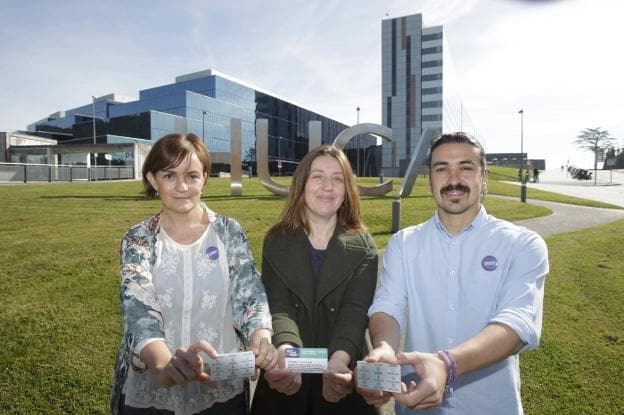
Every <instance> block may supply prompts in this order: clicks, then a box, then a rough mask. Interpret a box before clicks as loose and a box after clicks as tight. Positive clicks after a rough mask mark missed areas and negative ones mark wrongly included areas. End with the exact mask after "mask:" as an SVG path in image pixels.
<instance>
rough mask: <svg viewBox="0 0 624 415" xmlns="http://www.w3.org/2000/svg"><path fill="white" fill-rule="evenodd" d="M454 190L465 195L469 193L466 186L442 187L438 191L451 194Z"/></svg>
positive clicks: (450, 185)
mask: <svg viewBox="0 0 624 415" xmlns="http://www.w3.org/2000/svg"><path fill="white" fill-rule="evenodd" d="M455 190H459V191H461V192H466V193H468V192H470V188H469V187H468V186H464V185H463V184H449V185H448V186H444V187H443V188H442V189H440V193H446V192H453V191H455Z"/></svg>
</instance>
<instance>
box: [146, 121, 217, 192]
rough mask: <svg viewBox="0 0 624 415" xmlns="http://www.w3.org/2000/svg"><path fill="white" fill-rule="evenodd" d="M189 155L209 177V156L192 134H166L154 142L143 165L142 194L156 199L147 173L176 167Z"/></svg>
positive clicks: (200, 142) (199, 140)
mask: <svg viewBox="0 0 624 415" xmlns="http://www.w3.org/2000/svg"><path fill="white" fill-rule="evenodd" d="M191 154H196V155H197V158H198V159H199V161H200V162H201V164H202V166H203V170H204V174H205V175H206V177H208V176H210V154H208V150H206V147H204V144H203V143H202V141H201V139H200V138H199V137H197V136H196V135H195V134H193V133H188V134H179V133H175V134H167V135H165V136H163V137H162V138H160V139H159V140H158V141H156V144H154V145H153V146H152V149H151V150H150V152H149V153H148V154H147V157H146V158H145V162H144V163H143V170H142V172H143V193H145V194H146V195H147V196H148V197H152V198H153V197H156V194H157V192H156V189H154V188H153V187H152V184H151V183H150V182H149V180H147V173H152V174H153V175H156V173H158V172H159V171H161V170H166V169H170V168H172V167H177V166H178V165H179V164H180V163H182V162H183V161H184V160H185V159H186V158H187V157H188V156H190V155H191Z"/></svg>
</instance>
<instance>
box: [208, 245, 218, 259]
mask: <svg viewBox="0 0 624 415" xmlns="http://www.w3.org/2000/svg"><path fill="white" fill-rule="evenodd" d="M206 256H207V257H208V258H210V259H212V260H213V261H214V260H216V259H217V258H219V249H217V247H216V246H209V247H208V248H206Z"/></svg>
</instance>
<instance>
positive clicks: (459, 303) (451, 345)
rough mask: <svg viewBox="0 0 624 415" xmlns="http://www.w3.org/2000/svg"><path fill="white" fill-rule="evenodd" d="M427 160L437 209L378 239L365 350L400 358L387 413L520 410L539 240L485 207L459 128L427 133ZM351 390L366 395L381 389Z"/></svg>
mask: <svg viewBox="0 0 624 415" xmlns="http://www.w3.org/2000/svg"><path fill="white" fill-rule="evenodd" d="M429 168H430V176H429V178H430V179H429V186H430V190H431V192H432V194H433V197H434V198H435V200H436V202H437V205H438V209H437V211H436V213H435V215H434V216H433V217H432V218H431V219H430V220H429V221H427V222H425V223H422V224H420V225H417V226H413V227H409V228H406V229H404V230H402V231H400V232H398V233H397V234H396V235H394V237H393V238H392V239H391V240H390V242H389V244H388V247H387V249H386V251H385V254H384V260H383V272H382V275H381V285H380V287H379V288H378V290H377V293H376V295H375V300H374V303H373V305H372V306H371V307H370V309H369V312H368V313H369V316H370V322H369V330H370V335H371V340H372V343H373V346H374V347H375V348H374V349H373V350H372V351H371V353H370V354H369V355H368V356H367V360H368V361H369V362H378V361H381V362H387V363H393V364H401V365H403V372H404V374H407V376H408V377H406V378H405V379H406V381H405V383H406V386H407V388H406V390H405V391H404V392H403V393H400V394H394V397H395V399H396V401H397V404H396V413H397V414H415V413H421V412H422V413H426V414H504V415H509V414H522V413H523V411H522V402H521V399H520V367H519V360H518V354H519V353H520V352H523V351H525V350H530V349H533V348H535V347H537V346H538V344H539V339H540V334H541V329H542V304H543V297H544V279H545V278H546V274H547V273H548V251H547V248H546V244H545V243H544V240H543V239H542V238H541V237H540V236H539V235H537V234H536V233H535V232H532V231H529V230H527V229H526V228H523V227H519V226H516V225H513V224H512V223H509V222H506V221H503V220H500V219H496V218H494V217H492V216H490V215H488V214H487V213H486V211H485V208H484V207H483V206H482V205H481V200H482V198H483V197H484V196H485V194H486V192H487V167H486V162H485V151H484V150H483V147H482V146H481V144H479V142H477V141H476V140H475V139H474V138H472V137H471V136H469V135H468V134H465V133H453V134H443V135H441V136H440V137H438V138H437V139H436V140H434V141H433V142H432V144H431V150H430V159H429ZM401 332H404V333H405V350H406V351H407V352H405V353H398V354H397V352H398V349H399V342H400V335H401ZM406 372H411V374H408V373H406ZM408 379H413V380H408ZM360 393H361V394H362V395H363V396H364V397H365V398H366V399H367V401H368V402H369V403H371V404H376V405H381V404H383V403H385V402H386V401H387V400H388V399H389V398H390V396H391V395H390V394H389V393H387V392H381V391H374V390H369V389H360Z"/></svg>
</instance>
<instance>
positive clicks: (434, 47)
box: [381, 14, 463, 177]
mask: <svg viewBox="0 0 624 415" xmlns="http://www.w3.org/2000/svg"><path fill="white" fill-rule="evenodd" d="M381 31H382V36H381V38H382V44H381V55H382V59H381V60H382V87H381V94H382V110H381V114H382V123H383V124H384V125H385V126H387V127H390V128H392V132H393V138H392V142H391V143H389V142H384V143H383V158H382V170H383V173H384V175H385V176H389V177H402V176H403V175H404V173H405V170H406V169H407V166H408V164H409V161H410V158H411V156H412V153H413V151H414V149H415V147H416V145H417V144H418V140H419V139H420V135H421V133H422V131H423V129H425V128H430V129H433V130H435V133H436V135H437V134H440V133H441V132H442V131H450V130H461V129H462V115H463V114H462V112H463V111H462V108H461V107H462V105H461V100H460V99H459V94H457V90H456V88H455V87H454V86H455V82H453V74H452V62H451V59H450V54H449V52H448V47H447V45H446V42H445V39H444V32H443V29H442V26H432V27H424V26H423V22H422V15H421V14H413V15H410V16H402V17H397V18H393V19H384V20H382V22H381Z"/></svg>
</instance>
